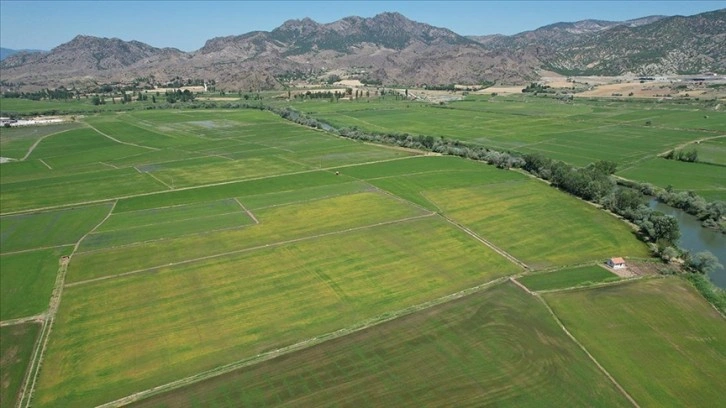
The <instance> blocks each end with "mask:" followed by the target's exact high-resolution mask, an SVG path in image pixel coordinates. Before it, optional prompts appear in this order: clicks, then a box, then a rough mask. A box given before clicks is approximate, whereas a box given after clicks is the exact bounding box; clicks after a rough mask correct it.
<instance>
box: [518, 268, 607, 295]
mask: <svg viewBox="0 0 726 408" xmlns="http://www.w3.org/2000/svg"><path fill="white" fill-rule="evenodd" d="M619 279H620V278H619V277H618V276H617V275H615V274H614V273H612V272H610V271H609V270H607V269H605V268H603V267H602V266H600V265H588V266H580V267H576V268H567V269H558V270H555V271H552V272H543V273H539V274H534V275H527V276H523V277H521V278H519V279H518V281H519V282H520V283H522V284H523V285H524V286H526V287H527V288H528V289H529V290H532V291H544V290H557V289H566V288H572V287H577V286H585V285H591V284H594V283H601V282H613V281H617V280H619Z"/></svg>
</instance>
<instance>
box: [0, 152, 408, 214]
mask: <svg viewBox="0 0 726 408" xmlns="http://www.w3.org/2000/svg"><path fill="white" fill-rule="evenodd" d="M414 157H420V156H404V157H395V158H392V159H384V160H373V161H369V162H363V163H355V164H350V165H344V166H333V167H325V168H322V169H309V170H300V171H293V172H290V173H280V174H275V175H272V176H259V177H250V178H243V179H234V180H228V181H219V182H215V183H208V184H201V185H197V186H187V187H180V188H175V189H174V191H186V190H195V189H201V188H209V187H218V186H226V185H229V184H235V183H246V182H250V181H258V180H267V179H274V178H277V177H287V176H295V175H299V174H307V173H315V172H322V171H328V172H329V171H330V170H336V169H342V168H346V167H354V166H366V165H369V164H376V163H384V162H389V161H396V160H406V159H411V158H414ZM136 171H138V172H139V173H142V172H141V171H139V170H138V169H136ZM351 178H353V179H354V180H358V179H356V178H354V177H351ZM168 193H170V190H159V191H149V192H146V193H138V194H130V195H125V196H117V197H109V198H99V199H96V200H86V201H81V202H75V203H68V204H60V205H51V206H48V207H37V208H27V209H23V210H17V211H9V212H3V213H0V217H3V216H8V215H19V214H30V213H34V212H38V211H50V210H59V209H63V208H69V207H76V206H79V205H91V204H101V203H109V202H113V201H118V200H125V199H129V198H136V197H148V196H153V195H157V194H168Z"/></svg>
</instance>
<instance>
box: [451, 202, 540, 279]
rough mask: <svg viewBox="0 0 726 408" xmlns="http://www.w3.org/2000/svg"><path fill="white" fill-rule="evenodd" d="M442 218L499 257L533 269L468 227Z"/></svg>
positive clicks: (527, 268)
mask: <svg viewBox="0 0 726 408" xmlns="http://www.w3.org/2000/svg"><path fill="white" fill-rule="evenodd" d="M441 217H442V218H443V219H445V220H446V221H447V222H449V223H450V224H451V225H453V226H455V227H456V228H458V229H460V230H462V231H464V232H465V233H467V234H468V235H470V236H471V237H472V238H474V239H476V240H477V241H479V242H481V243H482V244H484V245H486V246H488V247H489V248H491V249H492V251H494V252H496V253H498V254H499V255H501V256H503V257H505V258H507V259H508V260H509V261H511V262H512V263H515V264H517V265H519V266H521V267H522V268H524V269H525V270H529V269H531V268H530V267H529V266H528V265H527V264H526V263H524V262H522V261H520V260H519V259H517V258H515V257H514V256H513V255H511V254H510V253H508V252H507V251H505V250H503V249H501V248H499V247H498V246H496V245H494V244H492V243H491V242H489V241H488V240H486V239H484V238H482V237H480V236H479V235H478V234H477V233H476V232H474V231H472V230H470V229H469V228H467V227H465V226H463V225H461V224H459V223H458V222H456V221H454V220H452V219H451V218H449V217H447V216H445V215H441Z"/></svg>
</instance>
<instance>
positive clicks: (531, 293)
mask: <svg viewBox="0 0 726 408" xmlns="http://www.w3.org/2000/svg"><path fill="white" fill-rule="evenodd" d="M509 281H510V282H512V283H513V284H515V285H517V286H519V288H520V289H522V290H523V291H525V292H527V293H528V294H530V295H532V296H534V292H532V291H531V290H529V289H528V288H527V287H526V286H524V285H523V284H522V283H521V282H519V281H518V280H516V279H514V277H511V276H510V277H509Z"/></svg>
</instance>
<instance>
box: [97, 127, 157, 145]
mask: <svg viewBox="0 0 726 408" xmlns="http://www.w3.org/2000/svg"><path fill="white" fill-rule="evenodd" d="M85 124H86V126H88V127H90V128H91V129H93V130H95V131H96V132H98V133H99V134H101V135H103V136H105V137H107V138H109V139H111V140H113V141H114V142H116V143H121V144H125V145H128V146H136V147H141V148H142V149H149V150H161V149H159V148H157V147H149V146H142V145H138V144H136V143H129V142H123V141H121V140H118V139H116V138H115V137H113V136H111V135H108V134H106V133H103V132H101V131H100V130H98V129H96V128H95V127H94V126H93V125H91V124H90V123H88V122H85Z"/></svg>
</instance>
